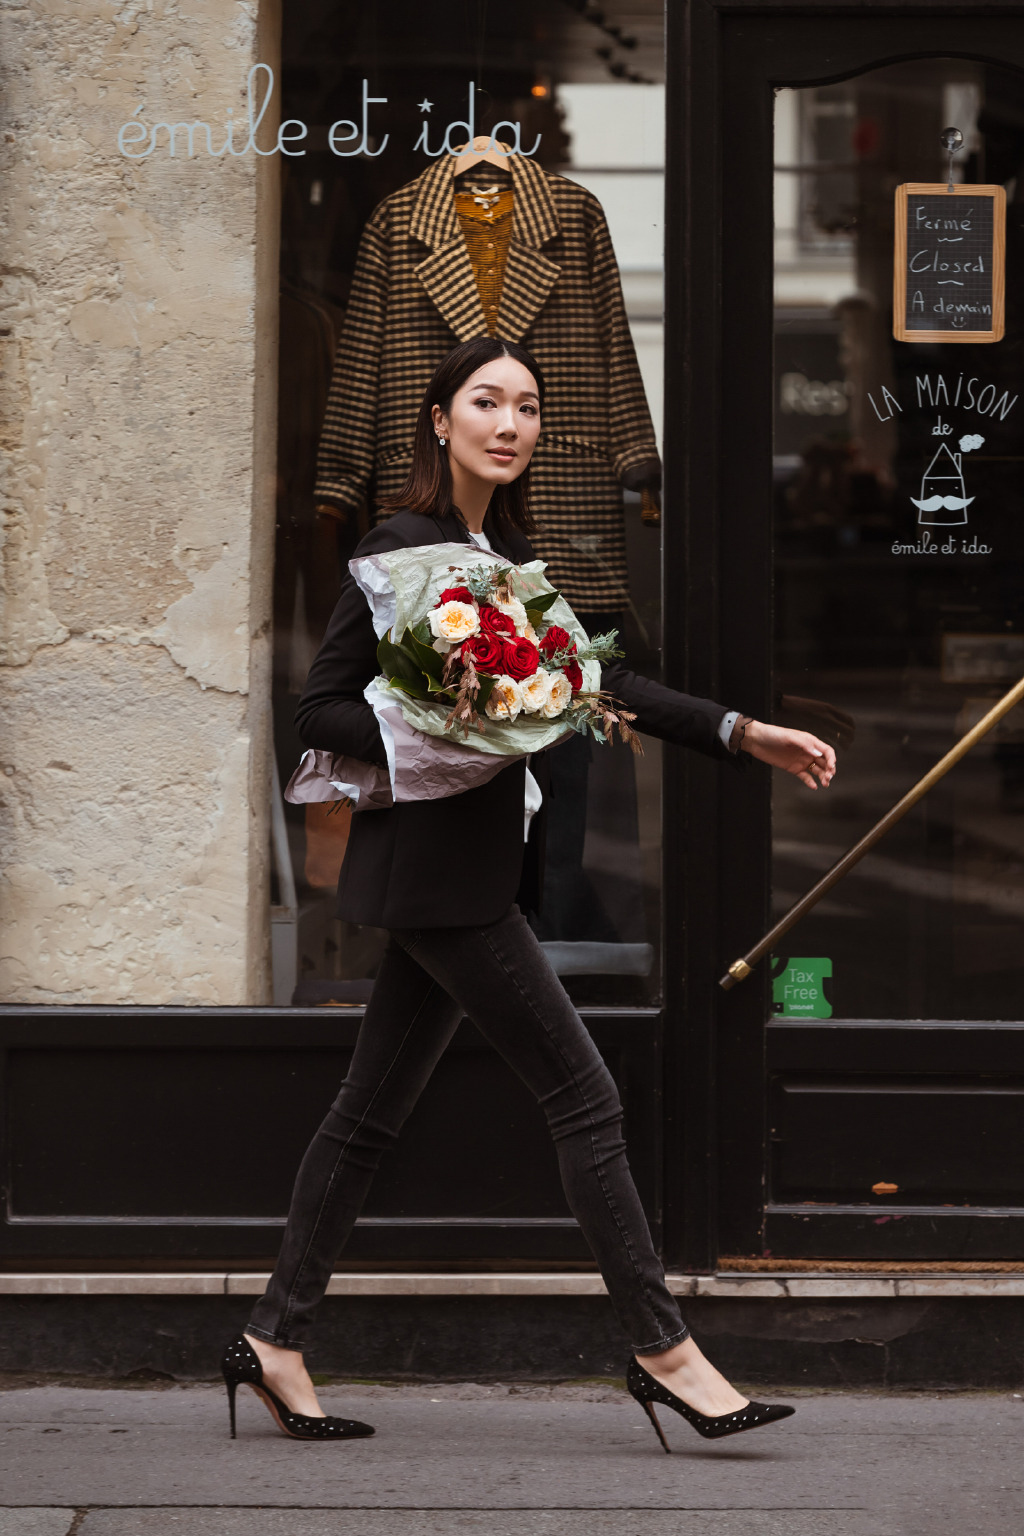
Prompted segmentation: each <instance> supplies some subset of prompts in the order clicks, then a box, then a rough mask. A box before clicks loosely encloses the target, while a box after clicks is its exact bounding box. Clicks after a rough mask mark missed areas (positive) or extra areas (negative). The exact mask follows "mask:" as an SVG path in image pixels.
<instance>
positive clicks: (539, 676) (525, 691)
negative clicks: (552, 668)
mask: <svg viewBox="0 0 1024 1536" xmlns="http://www.w3.org/2000/svg"><path fill="white" fill-rule="evenodd" d="M551 676H552V674H551V673H550V672H535V673H534V674H533V676H532V677H527V678H524V679H523V681H522V682H521V683H520V684H519V691H520V692H521V693H522V696H523V708H524V709H525V711H526V713H527V714H528V715H539V714H540V712H541V710H542V709H543V708H544V706H545V704H546V703H547V701H548V699H549V698H550V697H551Z"/></svg>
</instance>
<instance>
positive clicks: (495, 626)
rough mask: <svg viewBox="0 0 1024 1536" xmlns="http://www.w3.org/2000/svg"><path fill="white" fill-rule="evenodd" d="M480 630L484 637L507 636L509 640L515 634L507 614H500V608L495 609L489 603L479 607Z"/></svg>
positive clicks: (513, 626)
mask: <svg viewBox="0 0 1024 1536" xmlns="http://www.w3.org/2000/svg"><path fill="white" fill-rule="evenodd" d="M480 629H481V632H482V633H483V634H485V635H508V637H509V639H510V640H511V638H512V636H513V635H514V634H515V632H516V627H515V625H514V624H513V622H512V620H511V619H510V618H509V616H508V614H507V613H502V611H501V609H500V608H495V607H494V606H493V605H492V604H491V603H482V604H481V606H480Z"/></svg>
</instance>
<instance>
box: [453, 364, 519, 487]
mask: <svg viewBox="0 0 1024 1536" xmlns="http://www.w3.org/2000/svg"><path fill="white" fill-rule="evenodd" d="M433 415H434V429H435V431H436V432H437V434H438V436H439V437H446V438H447V439H448V462H449V465H450V466H451V470H452V474H453V476H454V477H455V479H456V481H458V480H459V479H461V478H462V476H464V475H470V476H472V477H474V478H475V479H477V480H482V481H484V482H486V484H488V485H491V486H495V485H508V484H509V483H510V482H511V481H513V480H515V479H517V478H518V477H519V476H520V475H521V474H522V472H523V470H524V469H525V468H526V466H527V465H528V464H529V462H530V458H531V456H532V454H533V450H534V448H535V447H536V444H537V435H538V433H539V432H540V400H539V398H538V395H537V381H536V380H535V379H534V377H533V374H532V373H530V372H529V370H528V369H526V368H524V367H523V365H522V363H519V362H517V361H516V359H515V358H514V357H498V358H495V360H494V362H492V363H485V364H484V365H483V367H482V368H478V369H477V371H476V372H475V373H472V374H470V376H469V378H468V379H467V380H466V382H465V383H464V384H463V385H462V388H461V389H459V390H458V391H457V392H456V393H455V394H454V395H453V396H452V404H451V410H450V411H449V412H448V414H447V415H445V413H444V412H443V411H442V410H441V408H440V406H437V405H435V406H434V412H433ZM460 471H461V474H460Z"/></svg>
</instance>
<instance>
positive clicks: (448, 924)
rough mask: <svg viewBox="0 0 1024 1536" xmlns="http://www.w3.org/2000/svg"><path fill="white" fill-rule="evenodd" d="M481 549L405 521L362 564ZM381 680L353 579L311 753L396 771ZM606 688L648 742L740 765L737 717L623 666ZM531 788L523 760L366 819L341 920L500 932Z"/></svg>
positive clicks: (536, 834)
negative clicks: (462, 787)
mask: <svg viewBox="0 0 1024 1536" xmlns="http://www.w3.org/2000/svg"><path fill="white" fill-rule="evenodd" d="M484 531H485V532H486V533H487V536H488V538H489V539H490V541H491V544H492V547H493V548H494V550H495V551H496V553H498V554H500V555H502V556H504V557H505V558H506V559H508V560H510V561H513V562H515V563H516V564H517V565H520V564H522V563H523V562H525V561H527V560H533V559H535V558H536V557H535V555H534V552H533V549H532V548H531V546H530V542H529V540H528V539H527V538H526V537H525V535H524V534H521V533H519V532H517V531H512V532H511V533H510V534H509V535H508V536H507V537H505V538H501V537H499V536H498V535H497V534H496V533H495V531H494V529H493V527H492V526H491V522H490V519H489V518H488V520H487V521H486V522H485V523H484ZM470 542H471V541H470V539H469V535H468V533H467V532H466V529H465V527H464V526H463V524H462V523H461V522H460V520H459V519H458V518H457V517H456V516H454V515H449V516H448V517H431V516H424V515H421V514H420V513H416V512H397V513H395V515H394V516H393V517H389V518H388V519H387V521H386V522H383V523H380V524H378V526H377V527H376V528H373V529H371V530H370V532H369V533H368V534H367V535H366V537H365V538H364V539H362V540H361V542H360V544H359V547H358V549H357V550H356V555H357V556H358V555H369V554H378V553H380V552H382V551H384V550H389V549H405V548H408V547H411V546H414V545H417V544H444V543H452V544H469V543H470ZM378 671H379V668H378V666H377V636H376V635H375V633H374V629H373V624H372V622H371V619H370V609H369V605H368V604H367V601H366V598H365V597H364V596H363V594H362V592H361V591H360V590H359V588H358V587H357V586H356V584H355V581H354V579H353V578H352V577H351V576H349V577H348V578H347V579H346V580H345V582H344V583H343V585H342V589H341V596H340V597H339V598H338V604H337V607H336V608H335V610H334V614H333V615H332V618H331V622H330V624H329V625H328V626H327V633H326V635H325V636H324V641H323V644H322V646H321V647H320V651H319V653H318V655H317V657H316V660H315V661H314V662H313V665H312V667H311V668H310V670H309V676H308V677H307V679H306V687H305V691H304V693H303V695H302V698H301V700H300V701H299V707H298V712H297V714H296V717H295V723H296V725H297V727H298V731H299V735H300V737H301V738H302V740H303V742H304V743H305V745H306V746H307V747H317V748H319V749H320V750H321V751H325V752H335V753H343V754H345V755H346V756H348V757H357V758H360V759H362V760H363V761H364V762H371V763H377V764H380V765H381V766H383V765H384V764H385V763H386V758H385V754H384V743H383V741H382V740H381V735H380V729H379V727H378V725H377V719H376V716H375V715H374V713H373V710H372V709H371V708H370V706H369V705H368V704H367V702H366V700H365V699H364V698H363V689H364V688H365V687H366V685H367V683H368V682H370V680H371V679H372V678H374V677H376V676H377V674H378ZM601 683H602V687H604V688H606V689H608V691H609V692H610V693H613V694H614V695H615V697H616V698H618V699H621V700H622V701H623V703H625V704H626V705H627V706H628V708H630V709H631V710H634V711H635V712H636V717H637V718H636V725H637V727H638V729H640V730H641V731H645V732H646V733H647V734H648V735H651V736H660V737H661V739H662V740H663V741H671V742H675V743H677V744H678V745H681V746H686V747H695V748H696V749H697V751H699V752H706V753H707V754H709V755H710V756H715V757H722V758H728V757H729V756H730V754H729V753H728V751H727V749H726V748H725V747H724V746H723V745H722V742H721V740H720V739H719V736H718V727H719V725H720V723H721V721H722V717H723V716H724V714H725V713H726V711H725V708H724V707H723V706H722V705H720V704H713V703H712V702H711V701H710V700H709V699H695V698H691V697H690V696H689V694H685V693H676V692H675V691H674V690H673V689H671V688H666V687H664V686H663V685H662V684H661V683H656V682H652V681H651V680H650V679H649V678H646V677H638V676H637V674H636V673H635V672H631V671H630V670H629V668H628V667H624V666H621V665H619V664H618V663H613V664H612V665H611V666H608V667H605V668H604V670H603V672H602V678H601ZM553 750H557V748H555V749H553ZM525 779H526V764H525V759H519V760H518V761H516V762H514V763H511V764H510V765H509V766H508V767H507V768H503V769H502V770H501V772H500V773H497V774H495V776H494V778H493V779H491V780H490V781H489V783H487V784H483V785H481V786H480V787H479V788H478V789H470V790H466V791H465V792H464V793H463V794H461V795H453V796H451V797H450V798H449V799H446V800H422V801H414V802H411V803H405V804H402V805H396V806H394V807H393V808H392V809H391V810H388V811H362V812H359V813H358V814H357V815H354V816H353V817H352V830H351V833H350V835H349V841H348V849H347V851H346V853H345V862H344V864H343V865H342V869H341V878H340V879H339V881H338V905H337V914H338V916H339V917H341V918H345V919H347V920H348V921H349V922H353V923H368V924H370V925H372V926H374V927H377V928H456V927H464V926H469V925H474V926H475V925H477V924H483V923H492V922H496V921H497V919H498V918H499V917H501V915H502V913H503V912H505V911H506V910H507V909H508V907H509V906H510V905H511V904H512V902H513V901H515V899H516V893H517V891H518V889H519V884H520V877H521V875H522V871H523V851H524V843H523V797H524V794H525ZM540 821H541V815H538V816H536V817H534V826H533V829H531V839H530V840H531V843H533V842H534V841H535V840H539V839H540V837H541V835H542V834H541V828H540V827H539V825H538V824H539V823H540ZM453 863H454V864H455V865H456V866H458V867H461V868H463V869H465V870H466V873H467V878H466V879H465V880H464V881H452V880H439V878H438V876H439V874H440V872H441V871H443V870H445V869H447V868H449V867H450V866H451V865H452V864H453ZM441 891H443V892H444V899H443V901H442V899H441V894H440V893H441Z"/></svg>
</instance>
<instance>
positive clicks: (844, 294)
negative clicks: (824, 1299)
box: [773, 59, 1024, 1019]
mask: <svg viewBox="0 0 1024 1536" xmlns="http://www.w3.org/2000/svg"><path fill="white" fill-rule="evenodd" d="M1020 90H1021V81H1020V80H1019V78H1018V77H1017V76H1015V75H1010V74H1008V73H1006V72H1003V71H999V70H995V69H991V68H989V67H986V66H982V65H978V64H975V63H972V62H969V61H965V60H959V59H939V60H926V61H918V62H915V63H909V64H901V65H898V66H893V67H888V68H885V69H878V70H873V71H871V72H869V73H867V74H864V75H861V76H858V77H856V78H855V79H853V80H850V81H846V82H844V83H841V84H837V85H833V86H828V87H814V88H809V89H803V90H786V91H782V92H780V93H779V94H778V97H777V114H776V244H775V279H776V328H775V329H776V343H775V345H776V361H775V461H774V463H775V593H776V624H775V683H776V700H775V703H776V718H777V719H778V720H779V721H780V723H785V724H789V725H798V726H802V727H804V728H806V729H812V730H815V731H816V732H818V733H819V734H820V735H822V736H824V737H826V738H827V739H828V740H830V741H832V742H833V744H835V745H836V746H837V748H838V750H839V762H840V771H839V774H838V776H837V779H836V783H835V785H834V787H833V788H832V789H830V790H829V791H828V793H827V794H825V795H819V796H817V797H815V798H813V799H811V797H808V796H802V795H801V794H800V793H799V790H797V789H795V788H794V787H793V786H791V785H789V784H787V783H784V782H779V781H778V780H776V783H775V785H774V788H773V795H774V810H773V825H774V851H775V863H774V892H773V898H774V906H775V910H776V913H777V914H781V912H782V911H784V910H785V909H786V908H787V907H788V906H789V905H790V904H791V902H792V901H793V900H794V899H795V898H796V897H797V896H798V895H800V894H801V893H802V892H803V891H804V890H806V889H807V888H808V887H809V886H810V885H811V884H812V883H813V882H814V880H815V879H817V878H818V876H819V875H820V874H821V873H823V872H824V870H825V869H826V868H827V867H828V866H829V865H830V864H831V863H833V862H834V860H835V858H836V857H837V856H838V855H839V854H840V853H841V852H843V851H844V850H845V849H846V848H847V847H849V846H850V845H851V844H852V843H853V842H854V841H856V839H857V838H858V837H860V836H861V835H862V834H863V833H864V832H865V831H867V829H868V828H869V827H870V826H871V825H872V824H873V823H874V822H875V821H876V820H877V818H878V817H879V816H881V815H882V814H883V813H884V812H885V811H886V810H887V809H888V808H889V807H890V806H891V805H892V804H894V803H895V801H896V800H897V799H898V798H899V797H900V796H901V795H902V794H903V793H904V792H905V791H906V790H907V789H909V788H910V786H911V785H912V784H913V783H914V782H916V780H917V779H918V778H919V777H920V776H921V774H923V773H924V772H925V771H926V769H927V768H928V767H930V766H931V764H932V763H933V762H934V761H935V760H936V759H937V758H938V757H939V756H941V755H942V753H943V752H945V751H947V750H948V749H949V747H951V746H952V745H953V743H954V741H955V740H956V739H957V738H958V737H959V736H960V735H961V734H962V733H963V732H964V731H966V730H967V729H968V728H969V726H970V725H971V724H972V723H974V722H975V721H976V720H977V719H978V718H979V717H980V715H981V713H982V712H983V711H984V710H985V709H986V708H987V707H988V706H989V704H990V703H991V701H992V700H993V699H995V698H997V697H999V696H1000V694H1001V693H1003V692H1004V691H1005V690H1006V688H1007V687H1008V686H1009V685H1010V683H1011V682H1013V681H1014V680H1016V678H1018V677H1019V676H1021V675H1022V673H1024V623H1022V614H1021V606H1020V591H1021V578H1022V575H1024V559H1022V557H1024V530H1022V526H1021V518H1020V505H1021V490H1022V485H1021V480H1022V476H1021V466H1022V464H1024V399H1022V398H1021V396H1019V395H1018V389H1019V388H1020V380H1021V350H1022V332H1021V306H1020V298H1019V286H1020V276H1021V263H1020V257H1021V247H1022V240H1024V177H1022V170H1024V124H1022V122H1021V118H1020V113H1019V105H1018V104H1019V100H1020ZM948 124H953V125H955V126H957V127H959V128H960V129H961V130H962V131H963V133H964V137H965V141H966V142H965V147H964V150H963V151H962V152H961V154H960V156H959V158H958V160H957V162H956V165H955V172H954V174H955V178H956V179H957V180H959V181H965V182H967V183H972V182H996V183H1003V184H1005V185H1006V186H1007V190H1008V197H1009V202H1010V206H1009V218H1008V231H1007V241H1008V250H1007V285H1008V291H1009V293H1010V299H1009V304H1008V319H1007V333H1006V338H1005V340H1004V341H1002V342H1000V343H996V344H993V345H981V344H956V345H936V344H929V345H921V344H905V343H901V342H895V341H894V340H893V339H892V312H891V302H892V301H891V292H892V243H893V193H894V189H895V187H896V186H897V185H898V184H900V183H902V182H908V181H919V182H920V181H926V182H927V181H933V182H937V181H940V180H943V181H944V180H945V176H946V156H945V153H944V151H943V150H942V147H941V144H940V133H941V130H942V129H943V128H944V127H945V126H947V125H948ZM936 497H939V502H940V505H941V510H939V511H938V512H936V511H934V510H933V509H934V508H935V506H936V504H937V503H936ZM954 501H955V502H956V503H957V505H956V507H955V508H954V507H953V503H954ZM1022 918H1024V711H1016V712H1015V713H1014V714H1013V715H1011V716H1009V717H1008V718H1007V719H1006V721H1005V722H1004V724H1003V725H1002V727H1001V728H999V729H998V730H997V731H996V732H995V733H993V735H992V736H991V737H990V738H989V739H988V740H987V741H986V742H984V743H983V744H981V745H980V746H979V747H977V748H975V750H974V751H973V752H972V754H971V755H970V756H969V757H968V759H966V760H965V761H964V762H963V763H962V764H961V765H960V766H958V767H957V768H956V769H955V770H954V771H953V773H952V774H950V775H949V777H948V778H946V779H945V780H944V781H943V782H942V783H941V784H940V785H939V786H937V787H936V788H935V789H934V790H933V791H932V792H931V793H930V794H929V795H928V796H927V797H926V798H925V800H924V801H923V802H922V803H921V805H920V806H919V807H918V808H917V809H916V810H915V811H914V812H912V813H911V814H910V815H909V816H908V817H907V818H906V819H905V820H904V821H903V822H902V823H901V824H900V825H899V827H898V828H897V829H896V830H895V831H894V832H892V833H891V834H890V835H889V836H888V837H887V838H886V839H885V840H884V841H883V842H882V843H881V844H880V845H879V847H878V849H877V850H876V851H875V852H874V853H873V854H871V855H869V856H868V857H867V858H866V859H865V860H864V862H863V863H862V864H861V865H860V866H859V867H858V868H857V869H856V870H855V871H854V872H853V873H852V874H851V875H850V876H848V877H847V878H846V879H845V880H844V881H843V882H842V883H841V884H840V885H839V886H837V887H836V889H835V890H834V891H833V892H832V893H831V895H830V896H829V897H827V898H826V899H825V900H824V901H823V902H822V903H821V904H820V905H819V907H818V908H817V909H816V911H815V912H814V914H813V915H812V916H811V917H809V918H807V919H805V920H804V922H803V923H802V924H801V925H800V927H799V928H798V929H797V930H796V931H795V932H794V933H793V935H792V936H791V937H789V938H788V939H787V940H786V941H785V943H786V954H784V955H781V956H779V957H778V958H779V959H783V960H784V959H786V958H787V957H788V956H791V955H799V956H809V957H810V956H814V957H828V959H830V960H831V962H832V976H831V981H830V983H828V984H827V986H826V990H828V987H829V986H830V988H831V994H830V998H831V1005H832V1010H833V1013H834V1015H835V1016H837V1017H840V1018H858V1017H860V1018H894V1019H899V1018H964V1019H977V1018H994V1019H1000V1018H1016V1017H1019V1012H1020V998H1021V988H1022V983H1024V944H1022V943H1021V931H1022V930H1021V921H1022Z"/></svg>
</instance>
